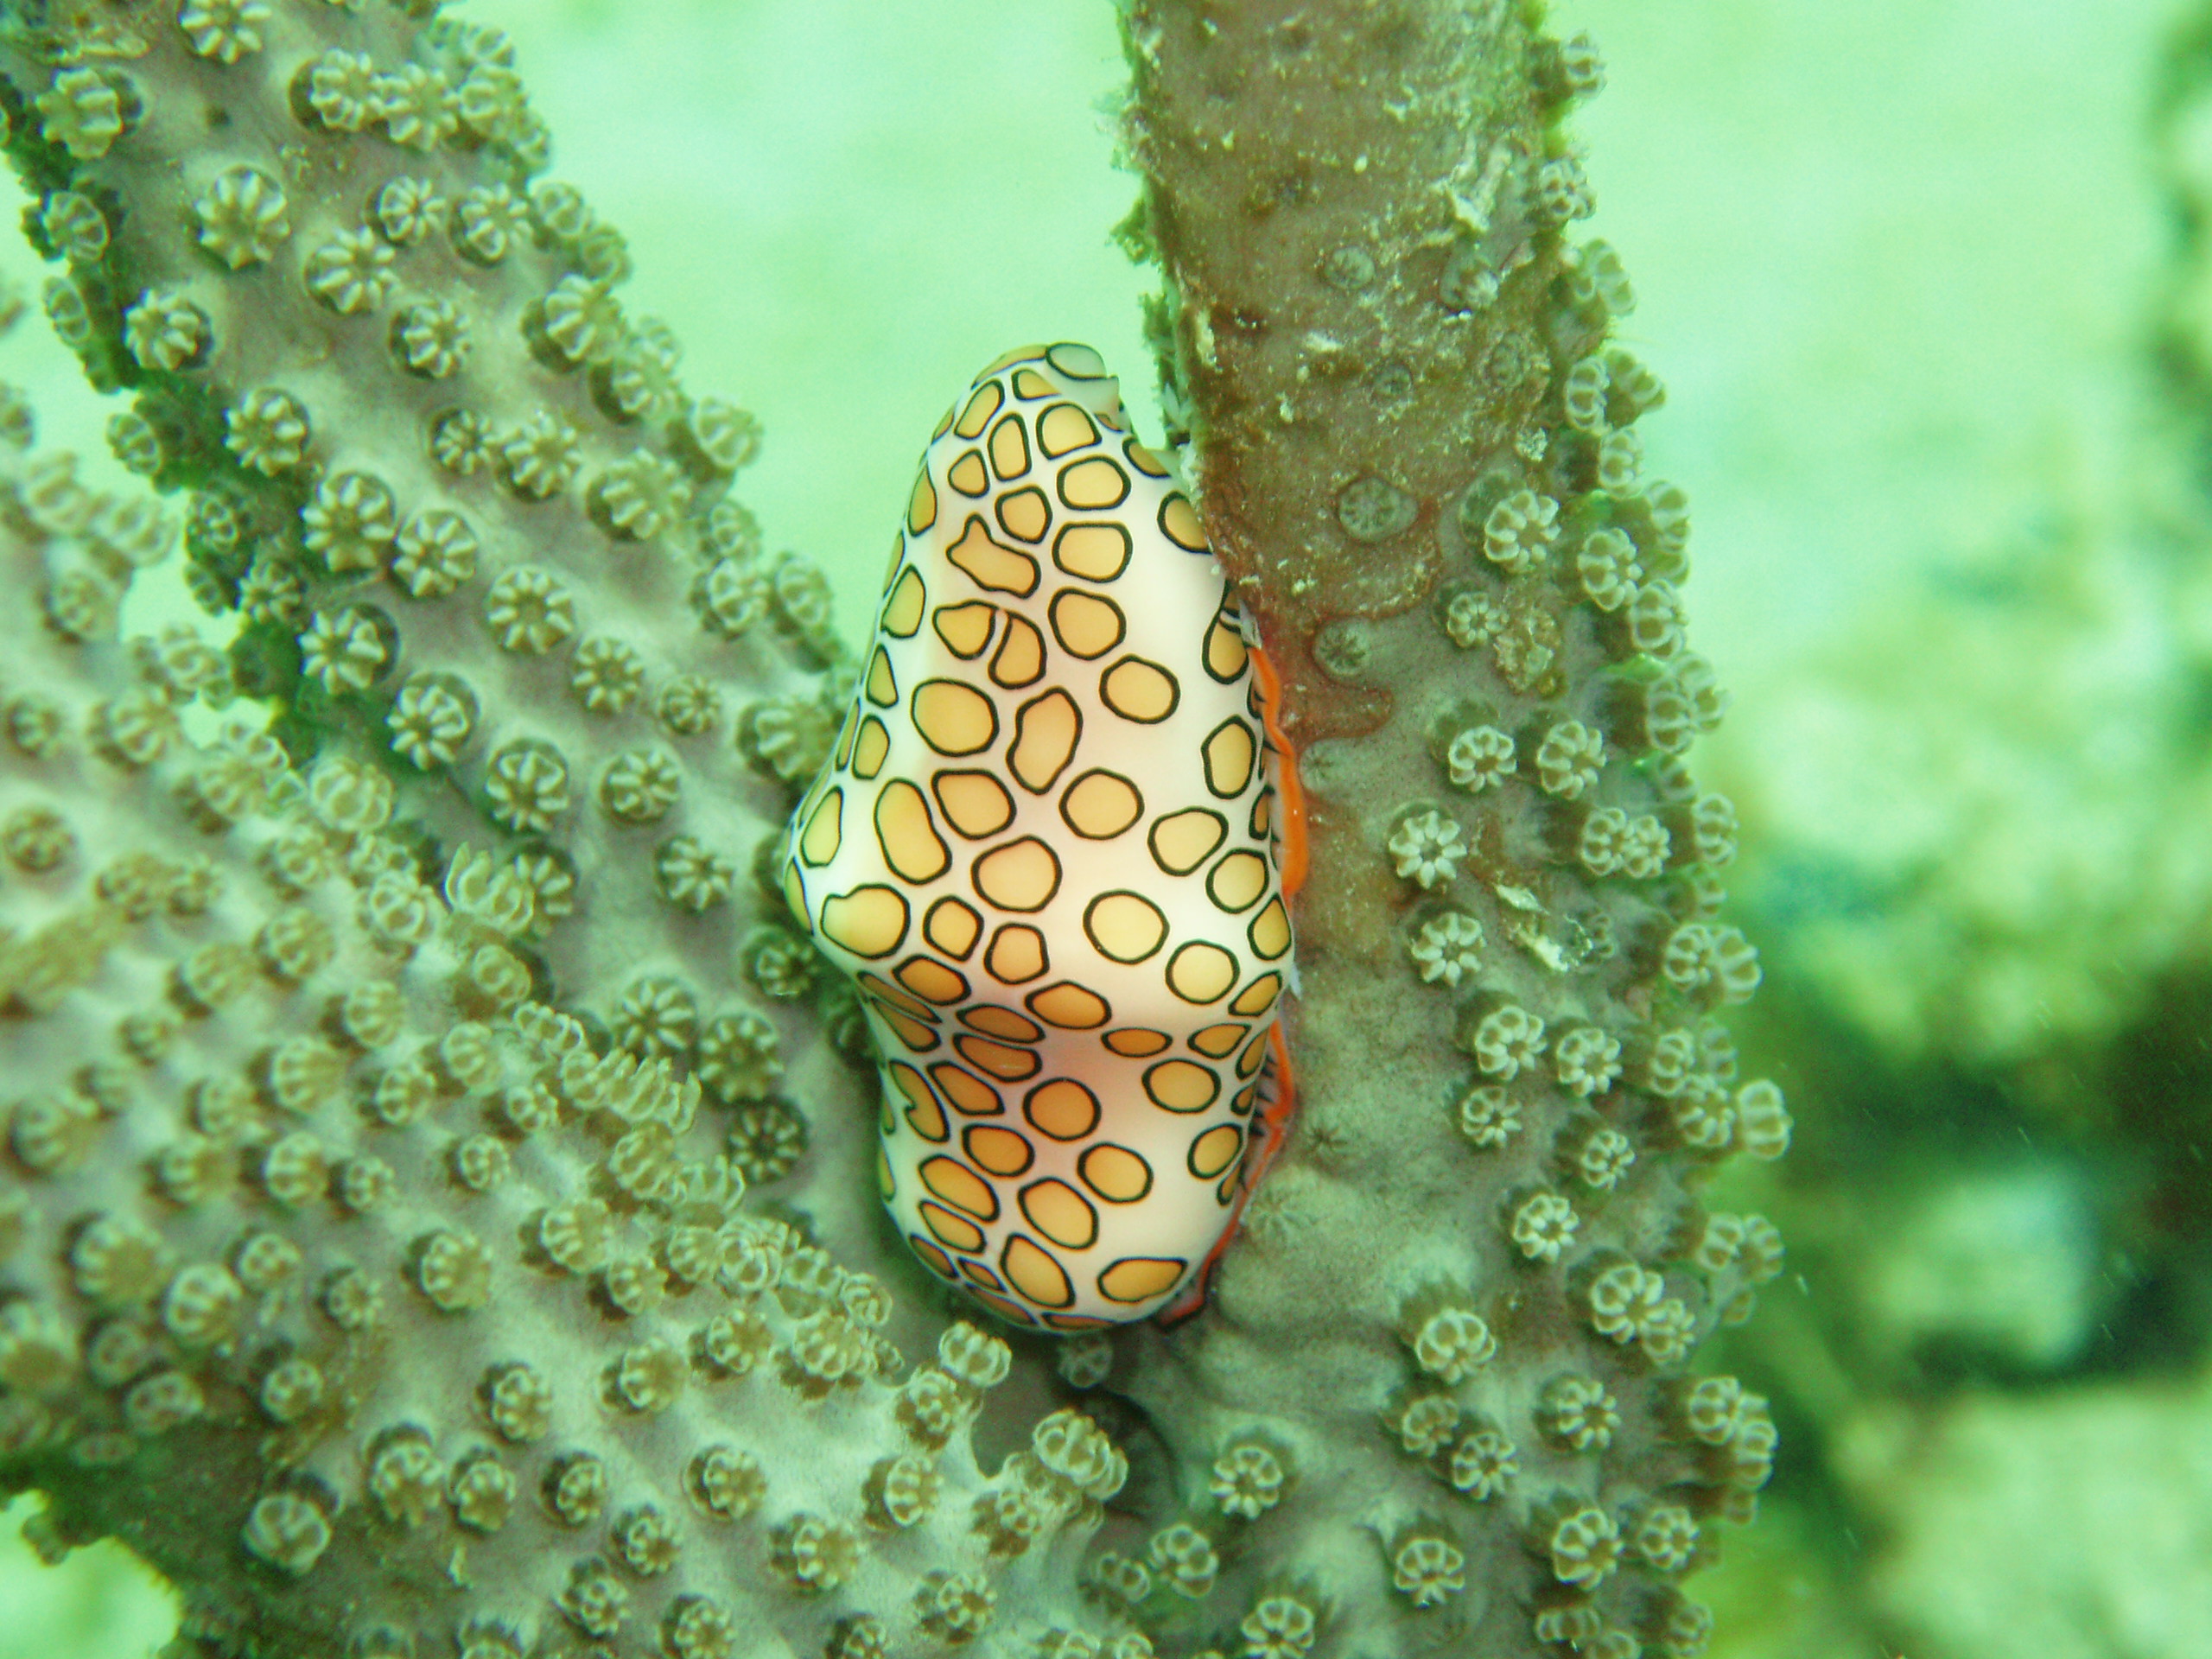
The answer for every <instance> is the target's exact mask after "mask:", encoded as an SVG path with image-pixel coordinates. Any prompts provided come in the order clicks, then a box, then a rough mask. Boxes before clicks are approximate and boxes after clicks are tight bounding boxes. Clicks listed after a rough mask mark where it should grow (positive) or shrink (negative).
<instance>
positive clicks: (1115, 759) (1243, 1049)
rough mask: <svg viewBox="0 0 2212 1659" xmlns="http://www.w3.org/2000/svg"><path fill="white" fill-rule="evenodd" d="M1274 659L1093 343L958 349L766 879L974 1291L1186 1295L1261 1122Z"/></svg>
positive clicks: (1275, 881) (1281, 895) (1088, 1310)
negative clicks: (832, 714) (786, 837)
mask: <svg viewBox="0 0 2212 1659" xmlns="http://www.w3.org/2000/svg"><path fill="white" fill-rule="evenodd" d="M1274 683H1275V682H1274V675H1273V674H1272V672H1270V671H1268V667H1267V664H1266V663H1265V659H1264V658H1262V657H1261V656H1260V654H1259V652H1258V651H1257V649H1256V648H1255V645H1254V644H1253V643H1252V640H1251V638H1250V635H1249V628H1248V625H1247V623H1246V621H1245V619H1244V616H1243V613H1242V611H1241V610H1240V609H1239V607H1238V606H1237V604H1236V600H1235V599H1234V598H1233V597H1232V596H1231V595H1230V593H1229V591H1228V588H1227V584H1226V583H1225V582H1224V579H1223V577H1222V575H1221V572H1220V569H1219V568H1218V567H1217V564H1216V563H1215V562H1214V560H1213V558H1212V556H1211V552H1210V550H1208V548H1207V545H1206V541H1205V534H1204V532H1203V531H1201V529H1200V528H1199V524H1198V515H1197V513H1196V512H1194V511H1193V510H1192V506H1191V503H1190V500H1189V499H1188V498H1187V497H1186V496H1185V494H1184V493H1183V491H1182V490H1181V489H1180V488H1179V486H1178V482H1177V480H1176V479H1175V477H1174V475H1173V472H1172V471H1171V469H1170V467H1168V466H1167V465H1166V463H1165V462H1163V461H1161V460H1160V458H1159V457H1157V456H1155V455H1154V454H1152V453H1151V452H1150V451H1148V450H1147V449H1146V448H1144V447H1143V446H1142V445H1141V444H1139V443H1138V442H1136V441H1135V439H1134V438H1133V437H1131V436H1130V435H1129V434H1128V429H1127V423H1126V421H1125V419H1124V417H1123V416H1122V407H1121V402H1120V398H1119V395H1118V390H1117V388H1116V384H1115V382H1114V380H1113V379H1112V378H1109V376H1108V375H1107V373H1106V372H1105V365H1104V364H1103V362H1102V361H1101V360H1100V359H1099V356H1098V354H1097V353H1096V352H1094V351H1092V350H1091V349H1090V347H1089V346H1077V345H1071V344H1065V343H1063V344H1060V345H1055V346H1029V347H1024V348H1023V349H1021V350H1019V351H1014V352H1009V353H1007V354H1006V355H1005V356H1004V357H1002V358H1001V359H998V360H997V361H996V362H995V363H993V364H991V365H989V366H988V368H986V369H985V370H984V371H983V372H982V373H981V374H980V375H978V376H977V377H976V379H975V380H974V382H973V383H972V384H971V385H970V386H969V390H968V391H967V393H966V395H965V396H964V397H963V398H962V399H960V400H959V401H958V402H957V403H956V404H955V405H954V406H953V407H952V408H951V409H950V410H947V411H946V413H945V416H944V419H943V420H942V421H941V422H939V423H938V429H937V431H936V434H935V435H933V436H932V437H931V440H930V443H929V447H928V448H927V449H926V450H925V452H924V454H923V456H922V466H921V470H920V473H919V474H918V476H917V477H916V479H915V480H914V487H913V493H912V497H911V498H910V499H909V501H908V503H907V508H906V521H905V523H904V524H903V525H902V526H901V528H900V530H899V535H898V537H897V538H896V540H895V542H894V543H893V549H892V557H891V566H890V569H889V572H888V573H887V576H886V579H885V584H884V596H883V605H882V609H881V611H880V613H879V615H878V617H877V621H876V628H875V635H874V639H873V640H872V641H871V643H870V645H869V648H868V652H867V658H866V662H865V664H864V667H863V669H862V671H861V680H860V684H859V686H858V688H857V690H856V692H855V696H854V701H853V706H852V709H851V710H850V711H849V714H848V715H847V716H846V719H845V722H844V725H843V728H842V731H841V732H840V734H839V736H838V739H837V743H836V749H835V752H834V753H833V754H832V756H831V759H830V761H829V765H828V766H826V767H825V768H824V769H823V772H822V775H821V776H820V777H819V778H818V779H816V781H815V783H814V785H813V786H812V787H811V788H810V790H809V791H807V795H806V798H805V799H804V800H803V801H802V802H801V803H800V804H799V807H798V811H797V812H796V814H795V815H794V816H793V817H792V820H791V836H790V855H789V857H788V859H787V860H786V861H785V867H784V873H783V876H784V882H785V893H786V895H787V897H788V899H789V900H790V903H791V909H792V911H793V912H795V913H796V914H797V915H798V916H800V917H802V918H804V920H805V923H806V925H807V926H808V927H809V928H810V930H811V931H812V932H813V934H814V936H815V938H816V939H817V942H818V943H819V944H820V945H821V948H822V950H823V952H824V953H825V954H826V955H827V956H828V957H829V959H830V960H831V961H832V962H833V963H836V966H837V967H838V968H839V969H841V970H842V971H843V972H844V973H845V974H846V975H848V976H849V977H850V978H851V979H852V980H853V982H854V983H855V987H856V988H857V989H858V991H859V993H860V996H861V1004H862V1006H863V1007H864V1008H865V1010H866V1012H867V1016H868V1025H869V1027H870V1030H871V1032H872V1033H873V1034H874V1039H875V1047H876V1052H877V1056H878V1061H879V1069H880V1072H881V1075H882V1081H883V1096H882V1104H881V1113H880V1122H881V1141H880V1148H879V1155H878V1158H877V1163H876V1174H877V1179H878V1182H879V1184H880V1187H881V1191H882V1194H883V1200H884V1203H885V1205H886V1206H887V1208H888V1209H889V1211H890V1213H891V1216H892V1219H893V1222H894V1223H895V1224H897V1226H898V1229H899V1233H900V1234H901V1236H904V1237H905V1238H906V1241H907V1243H909V1244H910V1245H911V1246H912V1249H913V1250H914V1252H915V1254H916V1255H918V1256H919V1257H920V1258H921V1259H922V1261H923V1262H925V1263H926V1264H927V1265H928V1267H929V1268H930V1269H931V1271H932V1272H933V1273H935V1274H937V1275H938V1277H940V1278H942V1279H944V1281H946V1282H947V1283H949V1284H951V1285H954V1286H957V1287H959V1288H960V1289H961V1290H963V1291H965V1292H966V1293H967V1294H969V1295H970V1296H972V1297H974V1298H975V1299H976V1300H977V1301H979V1302H981V1303H982V1305H983V1306H986V1307H988V1308H989V1309H990V1310H991V1311H992V1312H993V1313H996V1314H998V1315H999V1316H1001V1318H1003V1319H1008V1320H1011V1321H1013V1322H1014V1323H1016V1324H1020V1325H1029V1326H1033V1327H1039V1328H1042V1329H1045V1330H1047V1331H1078V1330H1084V1329H1089V1328H1091V1327H1095V1326H1098V1325H1109V1324H1116V1323H1120V1322H1122V1321H1126V1320H1130V1319H1141V1318H1144V1317H1145V1316H1147V1315H1148V1314H1153V1313H1160V1312H1162V1311H1163V1310H1169V1311H1171V1312H1173V1313H1183V1312H1187V1311H1189V1310H1190V1309H1191V1308H1193V1307H1195V1306H1197V1305H1198V1301H1199V1300H1202V1298H1203V1295H1204V1273H1205V1268H1206V1267H1207V1265H1208V1264H1209V1263H1210V1262H1211V1260H1212V1259H1213V1257H1214V1256H1215V1255H1217V1254H1218V1251H1219V1249H1220V1248H1221V1245H1222V1244H1223V1243H1224V1239H1225V1237H1226V1236H1227V1234H1228V1232H1229V1230H1230V1227H1231V1225H1232V1224H1233V1222H1234V1220H1235V1218H1236V1214H1237V1212H1238V1211H1239V1210H1240V1208H1241V1207H1242V1205H1243V1199H1244V1198H1245V1197H1246V1196H1247V1194H1248V1193H1249V1191H1250V1188H1251V1185H1252V1183H1253V1182H1254V1181H1255V1179H1257V1176H1258V1173H1259V1170H1260V1167H1261V1166H1262V1165H1263V1164H1264V1162H1265V1160H1266V1159H1267V1157H1268V1155H1269V1154H1271V1152H1272V1151H1273V1148H1274V1145H1275V1144H1276V1143H1277V1142H1278V1141H1280V1138H1281V1133H1282V1129H1283V1126H1284V1124H1285V1122H1287V1116H1288V1113H1289V1109H1290V1104H1291V1094H1290V1089H1289V1084H1288V1077H1287V1069H1286V1067H1285V1064H1284V1061H1283V1058H1282V1050H1281V1033H1280V1022H1279V1017H1278V1016H1279V1005H1280V1002H1281V997H1282V995H1283V992H1284V990H1285V988H1286V987H1287V983H1288V982H1289V980H1290V976H1291V974H1292V972H1293V969H1292V959H1291V928H1290V918H1289V912H1288V910H1287V907H1286V904H1285V899H1286V894H1287V892H1289V891H1294V890H1295V887H1296V884H1297V880H1298V878H1299V876H1300V874H1301V873H1302V872H1301V869H1300V866H1301V864H1302V860H1303V840H1302V826H1301V824H1300V821H1299V813H1298V810H1297V785H1296V779H1295V772H1294V766H1293V765H1292V763H1291V760H1290V757H1289V753H1288V751H1287V749H1286V748H1285V747H1283V746H1282V744H1281V736H1280V733H1279V731H1278V730H1277V728H1276V722H1275V719H1274Z"/></svg>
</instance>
